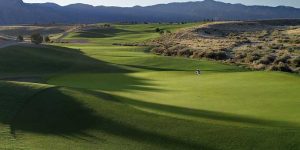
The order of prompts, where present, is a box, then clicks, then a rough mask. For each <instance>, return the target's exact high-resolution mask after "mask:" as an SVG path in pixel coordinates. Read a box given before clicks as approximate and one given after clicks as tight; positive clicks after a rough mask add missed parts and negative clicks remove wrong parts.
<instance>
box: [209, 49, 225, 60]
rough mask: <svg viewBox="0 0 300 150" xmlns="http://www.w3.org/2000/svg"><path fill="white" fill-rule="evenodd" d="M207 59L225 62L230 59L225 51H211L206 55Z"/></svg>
mask: <svg viewBox="0 0 300 150" xmlns="http://www.w3.org/2000/svg"><path fill="white" fill-rule="evenodd" d="M205 57H207V58H210V59H215V60H225V59H227V58H228V56H227V54H226V53H225V52H223V51H217V52H215V51H211V52H208V53H206V54H205Z"/></svg>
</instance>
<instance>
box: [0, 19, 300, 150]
mask: <svg viewBox="0 0 300 150" xmlns="http://www.w3.org/2000/svg"><path fill="white" fill-rule="evenodd" d="M200 24H201V23H187V24H133V25H132V24H130V25H129V24H128V25H127V24H112V27H111V28H104V29H100V28H99V29H90V30H81V31H74V32H70V33H68V34H65V35H64V37H63V40H66V41H70V42H63V43H48V44H42V45H34V44H19V45H12V46H9V47H4V48H1V49H0V79H1V80H0V149H12V150H14V149H18V150H41V149H43V150H47V149H49V150H60V149H61V150H68V149H69V150H89V149H93V150H94V149H99V150H299V149H300V119H299V118H300V76H299V74H296V73H285V72H276V71H252V70H250V69H247V68H245V67H241V66H238V65H230V64H225V63H222V62H220V61H211V60H208V59H191V58H185V57H169V56H161V55H155V54H153V53H151V52H150V50H149V47H147V46H122V43H142V42H144V41H148V40H152V39H155V38H158V37H160V36H161V35H160V33H157V32H155V29H157V28H160V29H162V30H165V31H170V32H176V31H178V30H181V29H183V28H188V27H192V26H198V25H200ZM116 43H117V44H116ZM197 69H200V70H201V74H200V75H196V74H195V70H197Z"/></svg>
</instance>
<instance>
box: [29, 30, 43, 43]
mask: <svg viewBox="0 0 300 150" xmlns="http://www.w3.org/2000/svg"><path fill="white" fill-rule="evenodd" d="M30 38H31V42H32V43H34V44H36V45H38V44H41V43H42V42H43V40H44V38H43V36H42V35H41V34H39V33H35V34H32V35H31V37H30Z"/></svg>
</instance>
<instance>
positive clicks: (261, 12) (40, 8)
mask: <svg viewBox="0 0 300 150" xmlns="http://www.w3.org/2000/svg"><path fill="white" fill-rule="evenodd" d="M291 18H293V19H298V18H300V9H299V8H293V7H286V6H278V7H268V6H246V5H242V4H229V3H223V2H218V1H214V0H204V1H195V2H182V3H169V4H158V5H153V6H145V7H141V6H135V7H106V6H92V5H87V4H71V5H67V6H60V5H57V4H55V3H41V4H30V3H24V2H23V1H22V0H0V25H8V24H32V23H43V24H44V23H53V22H56V23H96V22H183V21H201V20H204V19H214V20H258V19H291Z"/></svg>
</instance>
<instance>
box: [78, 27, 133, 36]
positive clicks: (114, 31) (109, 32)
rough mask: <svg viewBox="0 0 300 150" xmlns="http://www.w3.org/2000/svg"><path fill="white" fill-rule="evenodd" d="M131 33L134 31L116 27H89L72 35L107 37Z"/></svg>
mask: <svg viewBox="0 0 300 150" xmlns="http://www.w3.org/2000/svg"><path fill="white" fill-rule="evenodd" d="M132 33H135V32H133V31H129V30H124V29H118V28H103V29H91V30H85V31H80V32H77V34H78V35H76V36H74V38H109V37H114V36H117V35H118V34H132Z"/></svg>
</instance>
